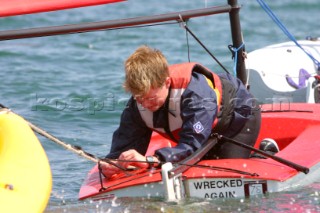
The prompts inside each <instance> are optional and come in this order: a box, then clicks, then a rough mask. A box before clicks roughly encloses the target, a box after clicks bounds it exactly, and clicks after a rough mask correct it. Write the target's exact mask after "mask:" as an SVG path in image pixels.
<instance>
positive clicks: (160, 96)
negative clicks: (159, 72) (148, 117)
mask: <svg viewBox="0 0 320 213" xmlns="http://www.w3.org/2000/svg"><path fill="white" fill-rule="evenodd" d="M170 84H171V79H170V78H169V77H167V79H166V81H165V83H164V84H163V85H162V86H161V87H160V88H151V89H150V90H149V92H148V93H147V94H145V95H144V96H135V99H136V101H137V102H138V103H139V104H141V105H142V106H143V107H144V108H146V109H148V110H150V111H151V112H155V111H157V110H158V109H159V108H160V107H161V106H162V105H163V104H164V103H165V101H166V98H167V96H168V92H169V88H170Z"/></svg>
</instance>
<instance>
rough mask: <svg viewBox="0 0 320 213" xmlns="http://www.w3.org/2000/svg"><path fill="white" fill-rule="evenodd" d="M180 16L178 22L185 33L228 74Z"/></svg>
mask: <svg viewBox="0 0 320 213" xmlns="http://www.w3.org/2000/svg"><path fill="white" fill-rule="evenodd" d="M179 16H180V20H178V22H180V23H181V26H182V27H183V28H185V29H186V31H187V32H188V33H189V34H190V35H191V36H192V37H193V38H194V39H195V40H196V41H197V42H198V43H199V44H200V45H201V46H202V48H203V49H204V50H205V51H206V52H207V53H208V54H209V55H210V56H211V57H212V58H213V59H214V60H215V61H216V62H217V63H218V64H219V66H220V67H221V68H222V69H223V70H224V71H225V72H226V73H228V74H229V71H228V70H227V69H226V68H225V67H224V66H223V65H222V64H221V62H220V61H219V60H218V59H217V58H216V57H215V56H214V55H213V54H212V53H211V52H210V50H209V49H208V48H207V47H206V46H205V45H204V44H203V43H202V42H201V41H200V39H199V38H198V37H197V36H196V35H195V34H194V33H193V32H192V31H191V30H190V28H189V27H188V26H187V24H186V23H185V21H184V20H183V18H182V16H181V15H179Z"/></svg>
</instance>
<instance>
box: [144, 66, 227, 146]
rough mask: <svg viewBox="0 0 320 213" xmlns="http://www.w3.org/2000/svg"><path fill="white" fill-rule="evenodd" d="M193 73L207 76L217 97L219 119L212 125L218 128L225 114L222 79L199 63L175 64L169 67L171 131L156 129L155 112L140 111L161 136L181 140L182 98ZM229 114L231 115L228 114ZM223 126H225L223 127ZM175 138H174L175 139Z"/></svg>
mask: <svg viewBox="0 0 320 213" xmlns="http://www.w3.org/2000/svg"><path fill="white" fill-rule="evenodd" d="M192 72H197V73H200V74H202V75H204V76H205V78H206V80H207V83H208V85H209V86H210V87H211V88H212V89H213V90H214V91H215V93H216V96H217V115H218V116H217V117H216V119H215V120H214V122H213V124H212V129H215V128H217V127H218V126H221V125H219V124H218V123H219V121H220V120H221V117H222V115H223V114H224V113H222V111H223V106H222V102H223V94H224V93H223V91H222V88H223V85H222V83H223V82H222V81H221V79H220V77H219V76H218V75H217V74H215V73H213V72H211V71H209V70H208V69H207V68H205V67H204V66H202V65H200V64H197V63H183V64H175V65H171V66H169V77H170V78H171V86H170V92H169V97H168V98H169V100H168V121H167V122H168V126H169V129H167V130H166V129H164V128H155V127H154V126H153V112H151V111H149V110H147V109H144V110H139V112H140V115H141V117H142V119H143V120H144V121H145V123H146V125H147V126H148V127H149V128H151V129H153V130H154V131H156V132H158V133H159V134H161V135H163V136H165V137H167V138H169V139H171V140H172V139H174V138H175V139H176V141H177V140H178V139H179V136H178V133H179V131H180V129H181V127H182V119H181V116H180V109H181V108H180V103H181V96H182V94H183V92H184V91H185V89H186V88H187V87H188V85H189V83H190V81H191V76H192ZM227 114H230V112H229V113H227ZM229 120H231V118H230V119H227V123H228V124H229ZM222 126H225V124H224V125H222ZM170 134H172V135H170ZM173 137H174V138H173Z"/></svg>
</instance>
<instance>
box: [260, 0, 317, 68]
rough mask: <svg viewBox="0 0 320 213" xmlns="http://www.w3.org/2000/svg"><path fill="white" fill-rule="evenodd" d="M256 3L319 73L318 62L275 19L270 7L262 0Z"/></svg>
mask: <svg viewBox="0 0 320 213" xmlns="http://www.w3.org/2000/svg"><path fill="white" fill-rule="evenodd" d="M257 2H258V3H259V4H260V6H261V7H262V8H263V9H264V11H266V13H267V14H268V15H269V16H270V18H271V19H272V20H273V21H274V22H275V23H276V24H277V25H278V26H279V27H280V29H281V30H282V31H283V32H284V34H285V35H286V36H287V37H288V38H289V39H290V40H291V41H293V42H294V43H295V44H296V45H297V46H298V47H299V48H300V49H301V50H302V51H303V52H305V53H306V54H307V55H308V56H309V57H310V59H311V60H313V62H314V63H315V64H316V66H317V71H318V74H319V72H320V62H319V61H318V60H317V59H316V58H314V57H313V56H312V55H311V54H310V53H308V52H307V51H306V50H305V49H304V48H303V47H302V46H301V45H300V44H299V43H298V42H297V40H296V39H295V37H294V36H293V35H292V34H291V33H290V32H289V31H288V30H287V28H286V27H285V26H284V25H283V24H282V23H281V21H280V20H279V19H278V18H277V16H276V15H275V14H274V13H273V12H272V10H271V9H270V7H269V6H268V5H267V4H266V3H265V2H264V1H263V0H257Z"/></svg>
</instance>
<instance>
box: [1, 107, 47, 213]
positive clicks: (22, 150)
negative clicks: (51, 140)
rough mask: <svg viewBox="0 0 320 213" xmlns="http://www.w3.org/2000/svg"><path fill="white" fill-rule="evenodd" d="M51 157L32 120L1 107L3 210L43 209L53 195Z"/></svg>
mask: <svg viewBox="0 0 320 213" xmlns="http://www.w3.org/2000/svg"><path fill="white" fill-rule="evenodd" d="M51 188H52V176H51V170H50V165H49V161H48V158H47V155H46V153H45V151H44V149H43V148H42V146H41V143H40V142H39V140H38V138H37V137H36V136H35V134H34V132H33V131H32V130H31V128H30V127H29V125H28V123H27V122H26V121H25V120H24V119H23V118H21V117H20V116H18V115H17V114H14V113H13V112H10V111H9V110H7V109H3V110H1V111H0V212H3V213H6V212H32V213H34V212H43V211H44V210H45V208H46V206H47V203H48V201H49V198H50V193H51Z"/></svg>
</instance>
